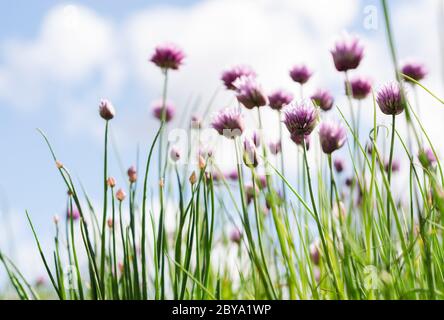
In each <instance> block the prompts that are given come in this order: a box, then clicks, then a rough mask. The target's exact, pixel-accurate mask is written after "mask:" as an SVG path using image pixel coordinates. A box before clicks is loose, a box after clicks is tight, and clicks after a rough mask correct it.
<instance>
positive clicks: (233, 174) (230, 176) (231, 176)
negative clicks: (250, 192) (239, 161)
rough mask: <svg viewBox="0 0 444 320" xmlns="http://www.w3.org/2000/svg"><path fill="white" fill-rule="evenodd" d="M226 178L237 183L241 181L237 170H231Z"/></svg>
mask: <svg viewBox="0 0 444 320" xmlns="http://www.w3.org/2000/svg"><path fill="white" fill-rule="evenodd" d="M225 178H226V179H229V180H232V181H237V180H238V179H239V174H238V172H237V170H236V169H234V170H231V171H230V172H228V173H227V174H226V175H225Z"/></svg>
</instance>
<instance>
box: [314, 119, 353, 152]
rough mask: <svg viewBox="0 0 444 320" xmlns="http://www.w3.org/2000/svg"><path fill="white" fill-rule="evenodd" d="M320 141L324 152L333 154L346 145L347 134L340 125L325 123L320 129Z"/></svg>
mask: <svg viewBox="0 0 444 320" xmlns="http://www.w3.org/2000/svg"><path fill="white" fill-rule="evenodd" d="M319 139H320V142H321V147H322V151H324V153H327V154H331V153H332V152H333V151H335V150H338V149H340V148H341V147H342V146H343V145H344V143H345V140H346V139H347V134H346V131H345V128H344V127H343V126H342V125H341V124H340V123H336V122H329V121H324V122H322V123H321V125H320V127H319Z"/></svg>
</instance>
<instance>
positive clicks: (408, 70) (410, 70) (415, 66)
mask: <svg viewBox="0 0 444 320" xmlns="http://www.w3.org/2000/svg"><path fill="white" fill-rule="evenodd" d="M401 72H402V73H403V74H405V75H407V76H409V77H410V78H412V79H414V80H416V81H420V80H422V79H424V77H425V76H426V75H427V70H426V68H425V66H424V65H423V64H422V63H419V62H414V61H410V62H406V63H404V64H403V65H402V66H401ZM406 81H409V82H412V83H413V81H410V80H409V79H406Z"/></svg>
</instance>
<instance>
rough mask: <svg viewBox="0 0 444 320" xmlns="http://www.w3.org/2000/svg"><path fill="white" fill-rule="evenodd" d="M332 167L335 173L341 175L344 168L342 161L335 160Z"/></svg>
mask: <svg viewBox="0 0 444 320" xmlns="http://www.w3.org/2000/svg"><path fill="white" fill-rule="evenodd" d="M333 166H334V167H335V170H336V172H337V173H341V172H342V171H344V167H345V164H344V160H342V159H339V158H336V159H335V160H334V161H333Z"/></svg>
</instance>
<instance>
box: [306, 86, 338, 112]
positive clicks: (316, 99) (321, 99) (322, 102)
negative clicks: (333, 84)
mask: <svg viewBox="0 0 444 320" xmlns="http://www.w3.org/2000/svg"><path fill="white" fill-rule="evenodd" d="M310 99H311V100H312V101H313V103H314V104H315V105H317V106H318V107H320V108H321V109H322V110H324V111H328V110H330V109H331V108H332V107H333V96H332V95H331V94H330V92H329V91H328V90H323V89H318V90H317V91H316V92H315V93H313V94H312V96H311V97H310Z"/></svg>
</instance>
